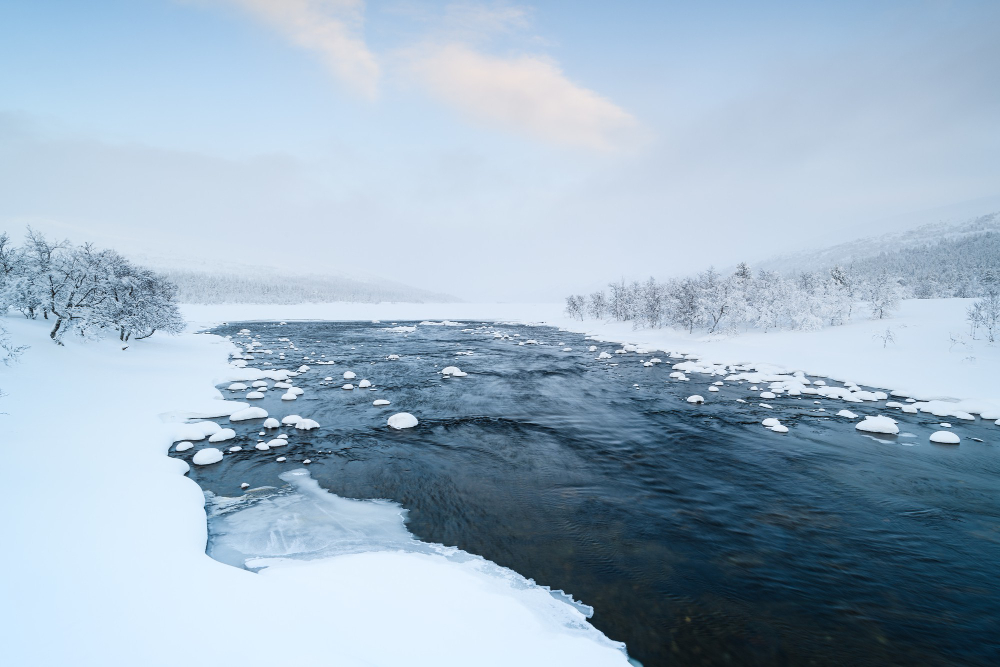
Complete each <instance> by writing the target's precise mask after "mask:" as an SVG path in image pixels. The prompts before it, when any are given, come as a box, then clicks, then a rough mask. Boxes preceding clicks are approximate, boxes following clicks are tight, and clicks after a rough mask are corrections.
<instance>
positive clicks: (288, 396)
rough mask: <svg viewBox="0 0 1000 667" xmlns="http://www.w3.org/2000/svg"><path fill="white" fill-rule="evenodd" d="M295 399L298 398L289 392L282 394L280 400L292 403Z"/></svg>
mask: <svg viewBox="0 0 1000 667" xmlns="http://www.w3.org/2000/svg"><path fill="white" fill-rule="evenodd" d="M297 398H298V396H296V395H295V394H293V393H292V392H291V391H286V392H285V393H284V394H282V395H281V400H283V401H294V400H295V399H297Z"/></svg>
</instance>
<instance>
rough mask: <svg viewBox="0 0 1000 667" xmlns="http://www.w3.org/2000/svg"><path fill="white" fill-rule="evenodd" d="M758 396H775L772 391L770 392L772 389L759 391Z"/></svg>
mask: <svg viewBox="0 0 1000 667" xmlns="http://www.w3.org/2000/svg"><path fill="white" fill-rule="evenodd" d="M760 397H761V398H775V396H774V392H772V391H762V392H760Z"/></svg>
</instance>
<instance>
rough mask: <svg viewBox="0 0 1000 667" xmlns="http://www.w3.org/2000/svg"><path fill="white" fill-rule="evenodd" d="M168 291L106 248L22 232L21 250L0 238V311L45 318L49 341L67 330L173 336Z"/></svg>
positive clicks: (172, 297)
mask: <svg viewBox="0 0 1000 667" xmlns="http://www.w3.org/2000/svg"><path fill="white" fill-rule="evenodd" d="M176 294H177V289H176V287H175V286H174V285H173V284H172V283H170V282H169V281H168V280H166V279H164V278H163V277H162V276H160V275H158V274H156V273H154V272H153V271H150V270H148V269H144V268H142V267H139V266H135V265H133V264H132V263H130V262H129V261H128V260H127V259H125V258H124V257H122V256H121V255H119V254H118V253H117V252H115V251H114V250H98V249H96V248H95V247H94V246H93V245H91V244H88V243H85V244H83V245H73V244H71V243H69V242H68V241H50V240H49V239H47V238H45V236H44V235H42V234H41V233H39V232H36V231H35V230H33V229H30V228H29V229H28V232H27V234H26V236H25V239H24V242H23V243H22V244H21V245H15V244H14V243H13V242H12V241H11V239H10V238H9V237H8V236H7V234H6V233H3V234H0V309H2V312H7V311H8V310H9V309H11V308H13V309H14V310H17V311H19V312H20V313H22V314H23V315H24V316H25V317H27V318H29V319H39V318H41V319H43V320H48V321H49V322H51V324H52V329H51V331H50V332H49V336H50V337H51V338H52V340H54V341H56V342H57V343H61V340H62V339H63V337H65V336H66V335H67V334H70V333H73V334H78V335H82V336H91V335H95V334H99V333H103V332H108V331H113V332H114V333H115V334H116V335H117V336H118V337H119V339H121V340H122V341H127V340H129V339H132V338H136V339H139V338H148V337H149V336H152V335H153V333H155V332H157V331H166V332H171V333H174V332H179V331H181V330H182V329H183V325H184V322H183V320H182V319H181V316H180V313H179V312H178V310H177V305H176V303H177V301H176Z"/></svg>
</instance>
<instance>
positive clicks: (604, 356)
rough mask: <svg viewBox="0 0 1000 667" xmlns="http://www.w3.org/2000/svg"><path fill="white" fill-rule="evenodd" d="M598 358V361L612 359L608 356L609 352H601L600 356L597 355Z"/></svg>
mask: <svg viewBox="0 0 1000 667" xmlns="http://www.w3.org/2000/svg"><path fill="white" fill-rule="evenodd" d="M597 358H598V359H610V358H611V355H610V354H608V353H607V352H601V353H600V354H599V355H597Z"/></svg>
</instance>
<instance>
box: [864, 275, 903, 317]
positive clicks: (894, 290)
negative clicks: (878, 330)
mask: <svg viewBox="0 0 1000 667" xmlns="http://www.w3.org/2000/svg"><path fill="white" fill-rule="evenodd" d="M864 294H865V301H867V302H868V305H869V306H870V307H871V313H872V319H877V320H881V319H884V318H886V317H888V316H889V315H890V314H892V311H893V310H895V309H896V308H898V307H899V300H900V298H901V296H902V289H901V287H900V284H899V281H898V280H897V279H896V278H894V277H892V276H891V275H889V272H888V271H880V272H879V273H876V274H874V275H872V276H869V278H868V281H867V283H866V284H865V286H864Z"/></svg>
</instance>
